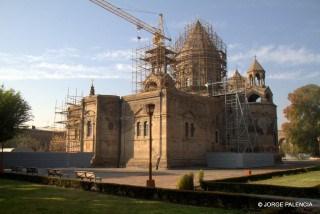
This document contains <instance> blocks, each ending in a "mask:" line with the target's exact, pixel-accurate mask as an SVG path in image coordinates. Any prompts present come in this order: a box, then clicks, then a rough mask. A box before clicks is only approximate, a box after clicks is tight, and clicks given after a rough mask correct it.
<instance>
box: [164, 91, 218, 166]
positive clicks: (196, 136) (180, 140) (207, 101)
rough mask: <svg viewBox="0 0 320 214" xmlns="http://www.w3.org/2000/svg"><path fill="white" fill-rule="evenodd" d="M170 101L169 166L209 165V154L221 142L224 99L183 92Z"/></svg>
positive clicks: (171, 93)
mask: <svg viewBox="0 0 320 214" xmlns="http://www.w3.org/2000/svg"><path fill="white" fill-rule="evenodd" d="M167 99H168V104H167V112H168V113H167V117H168V120H167V122H168V129H167V138H168V139H167V155H168V157H167V158H168V167H179V166H195V165H202V166H204V165H206V153H207V152H210V151H212V150H213V149H214V148H215V146H216V145H217V144H219V143H221V140H222V135H221V133H222V132H223V129H222V128H221V127H223V125H222V121H223V116H222V115H223V103H222V102H221V101H222V100H221V99H220V98H216V97H203V96H198V95H192V94H187V93H184V92H180V91H170V93H168V98H167ZM216 134H217V135H218V136H216Z"/></svg>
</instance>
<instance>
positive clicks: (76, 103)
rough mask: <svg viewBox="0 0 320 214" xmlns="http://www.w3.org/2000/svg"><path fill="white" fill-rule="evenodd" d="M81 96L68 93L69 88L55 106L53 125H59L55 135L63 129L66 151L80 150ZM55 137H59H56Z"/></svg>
mask: <svg viewBox="0 0 320 214" xmlns="http://www.w3.org/2000/svg"><path fill="white" fill-rule="evenodd" d="M82 99H83V96H79V95H77V91H76V94H75V95H70V94H69V90H68V94H67V96H66V98H65V101H64V102H62V104H61V105H60V106H57V105H56V106H55V118H54V123H55V127H59V128H58V129H57V130H59V131H57V133H56V135H58V133H59V132H60V135H61V131H62V130H63V131H64V139H65V140H64V143H65V149H66V152H80V151H81V131H80V126H81V104H82ZM57 139H59V138H58V137H57Z"/></svg>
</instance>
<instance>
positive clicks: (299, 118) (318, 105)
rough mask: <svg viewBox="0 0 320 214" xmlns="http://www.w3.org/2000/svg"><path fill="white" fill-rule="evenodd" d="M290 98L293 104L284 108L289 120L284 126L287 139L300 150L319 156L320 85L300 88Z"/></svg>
mask: <svg viewBox="0 0 320 214" xmlns="http://www.w3.org/2000/svg"><path fill="white" fill-rule="evenodd" d="M288 99H289V101H290V102H291V104H290V105H289V106H287V107H286V108H285V109H284V115H285V117H286V118H287V119H288V122H287V123H284V124H283V126H282V129H283V131H284V132H285V134H286V137H287V140H288V141H289V142H290V143H291V144H292V145H293V146H295V147H297V148H298V151H299V152H308V153H312V154H313V155H316V156H319V143H318V138H319V136H320V86H318V85H314V84H310V85H306V86H303V87H301V88H298V89H296V90H295V91H294V92H293V93H290V94H289V96H288Z"/></svg>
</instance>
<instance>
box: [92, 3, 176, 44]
mask: <svg viewBox="0 0 320 214" xmlns="http://www.w3.org/2000/svg"><path fill="white" fill-rule="evenodd" d="M90 1H91V2H93V3H95V4H96V5H98V6H100V7H102V8H104V9H105V10H107V11H109V12H111V13H113V14H115V15H116V16H119V17H121V18H123V19H125V20H126V21H128V22H130V23H132V24H134V25H135V26H136V27H137V29H138V30H140V29H143V30H145V31H147V32H149V33H151V34H153V35H155V36H159V37H160V38H163V39H166V40H168V41H171V38H168V37H166V36H165V35H164V34H163V31H162V30H161V29H160V28H156V27H153V26H151V25H149V24H148V23H146V22H144V21H142V20H140V19H138V18H136V17H135V16H133V15H131V14H130V13H127V12H125V11H124V10H121V9H120V8H119V7H116V6H114V5H113V4H111V3H109V2H107V1H105V0H90ZM160 16H162V14H161V15H160ZM161 24H162V23H161Z"/></svg>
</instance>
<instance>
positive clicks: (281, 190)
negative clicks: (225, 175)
mask: <svg viewBox="0 0 320 214" xmlns="http://www.w3.org/2000/svg"><path fill="white" fill-rule="evenodd" d="M202 188H203V189H204V190H209V191H223V192H237V193H247V194H262V195H278V196H287V197H298V198H320V186H316V187H286V186H277V185H267V184H247V183H231V182H206V181H204V182H203V184H202Z"/></svg>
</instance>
